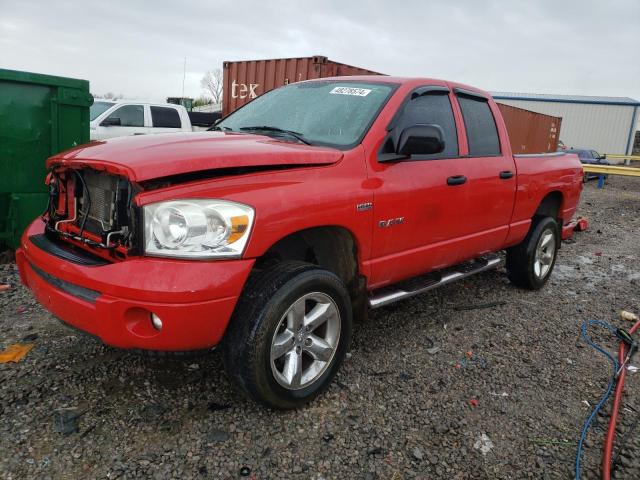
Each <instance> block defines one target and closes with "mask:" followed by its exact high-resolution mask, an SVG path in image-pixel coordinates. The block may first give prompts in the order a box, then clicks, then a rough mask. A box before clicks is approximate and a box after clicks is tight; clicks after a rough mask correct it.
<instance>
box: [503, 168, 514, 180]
mask: <svg viewBox="0 0 640 480" xmlns="http://www.w3.org/2000/svg"><path fill="white" fill-rule="evenodd" d="M511 177H513V172H512V171H511V170H504V171H503V172H500V178H501V179H502V180H507V179H508V178H511Z"/></svg>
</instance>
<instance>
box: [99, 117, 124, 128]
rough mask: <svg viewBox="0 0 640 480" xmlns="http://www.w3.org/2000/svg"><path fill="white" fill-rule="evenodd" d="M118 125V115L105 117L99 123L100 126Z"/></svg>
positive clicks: (119, 123)
mask: <svg viewBox="0 0 640 480" xmlns="http://www.w3.org/2000/svg"><path fill="white" fill-rule="evenodd" d="M120 125H122V123H121V122H120V119H119V118H118V117H107V118H105V119H104V120H103V121H102V123H101V124H100V126H102V127H119V126H120Z"/></svg>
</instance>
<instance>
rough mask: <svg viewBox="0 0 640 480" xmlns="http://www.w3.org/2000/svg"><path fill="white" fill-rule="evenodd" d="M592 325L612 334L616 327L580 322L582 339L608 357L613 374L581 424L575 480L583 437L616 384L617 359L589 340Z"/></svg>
mask: <svg viewBox="0 0 640 480" xmlns="http://www.w3.org/2000/svg"><path fill="white" fill-rule="evenodd" d="M592 325H598V326H600V327H602V328H605V329H607V330H609V331H610V332H611V333H612V334H613V335H614V336H615V334H616V327H614V326H613V325H611V324H610V323H607V322H603V321H602V320H585V321H584V322H583V323H582V338H584V340H585V341H586V342H587V343H588V344H589V345H591V346H592V347H593V348H595V349H596V350H597V351H598V352H600V353H601V354H602V355H604V356H605V357H607V358H608V359H609V361H610V362H611V366H612V367H613V374H612V375H611V379H610V380H609V386H608V387H607V391H606V392H605V394H604V395H603V396H602V398H601V399H600V401H599V402H598V404H597V405H596V407H595V408H594V409H593V412H591V415H589V418H587V420H586V421H585V422H584V425H583V426H582V432H581V433H580V441H579V442H578V450H577V451H576V480H580V460H581V458H582V450H583V443H584V439H585V438H586V436H587V431H588V430H589V427H590V426H591V422H593V419H594V418H595V416H596V414H597V413H598V411H599V410H600V409H601V408H602V406H603V405H604V404H605V403H606V402H607V400H608V399H609V397H610V396H611V393H612V392H613V387H614V386H615V384H616V374H617V372H618V360H616V358H615V357H614V356H613V355H611V354H610V353H609V352H607V351H606V350H605V349H604V348H602V347H601V346H600V345H598V344H596V343H594V342H593V340H591V337H589V336H588V335H587V328H588V327H590V326H592Z"/></svg>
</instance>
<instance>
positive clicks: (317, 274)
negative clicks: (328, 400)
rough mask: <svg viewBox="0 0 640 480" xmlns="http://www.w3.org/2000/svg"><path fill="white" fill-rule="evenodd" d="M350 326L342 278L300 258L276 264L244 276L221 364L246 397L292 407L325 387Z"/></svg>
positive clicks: (343, 349) (345, 346)
mask: <svg viewBox="0 0 640 480" xmlns="http://www.w3.org/2000/svg"><path fill="white" fill-rule="evenodd" d="M351 330H352V310H351V301H350V298H349V292H348V291H347V288H346V287H345V285H344V283H343V282H342V281H341V280H340V278H338V277H337V276H336V275H334V274H333V273H331V272H329V271H327V270H323V269H320V268H318V267H316V266H315V265H311V264H307V263H303V262H291V261H288V262H283V263H279V264H277V265H276V266H274V267H271V268H269V269H267V270H264V271H262V272H258V273H256V274H253V275H252V276H251V277H250V279H249V281H248V282H247V285H246V287H245V290H244V292H243V295H242V296H241V298H240V300H239V301H238V305H237V307H236V311H235V312H234V315H233V318H232V319H231V323H230V324H229V327H228V329H227V332H226V334H225V338H224V341H223V345H222V352H223V362H224V365H225V370H226V371H227V375H228V376H229V378H230V379H231V381H232V382H233V383H234V384H235V385H236V386H237V387H238V388H239V389H240V390H241V391H242V392H243V393H245V394H246V395H247V396H248V397H249V398H251V399H253V400H255V401H257V402H260V403H262V404H264V405H267V406H269V407H272V408H279V409H290V408H296V407H299V406H301V405H303V404H305V403H307V402H309V401H311V400H312V399H313V398H315V397H316V396H317V395H319V394H320V393H321V392H322V391H323V390H325V389H326V388H327V387H328V386H329V384H330V383H331V380H332V379H333V377H334V375H335V374H336V372H337V371H338V369H339V367H340V365H341V363H342V360H343V359H344V356H345V354H346V353H347V349H348V348H349V343H350V341H351Z"/></svg>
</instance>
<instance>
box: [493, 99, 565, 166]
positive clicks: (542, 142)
mask: <svg viewBox="0 0 640 480" xmlns="http://www.w3.org/2000/svg"><path fill="white" fill-rule="evenodd" d="M498 107H499V108H500V112H502V117H503V118H504V123H505V124H506V125H507V132H508V133H509V140H510V142H511V150H512V151H513V153H514V154H522V153H549V152H555V151H556V150H558V140H559V139H560V126H561V124H562V118H560V117H552V116H551V115H544V114H542V113H537V112H532V111H530V110H525V109H524V108H518V107H512V106H511V105H505V104H503V103H498Z"/></svg>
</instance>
